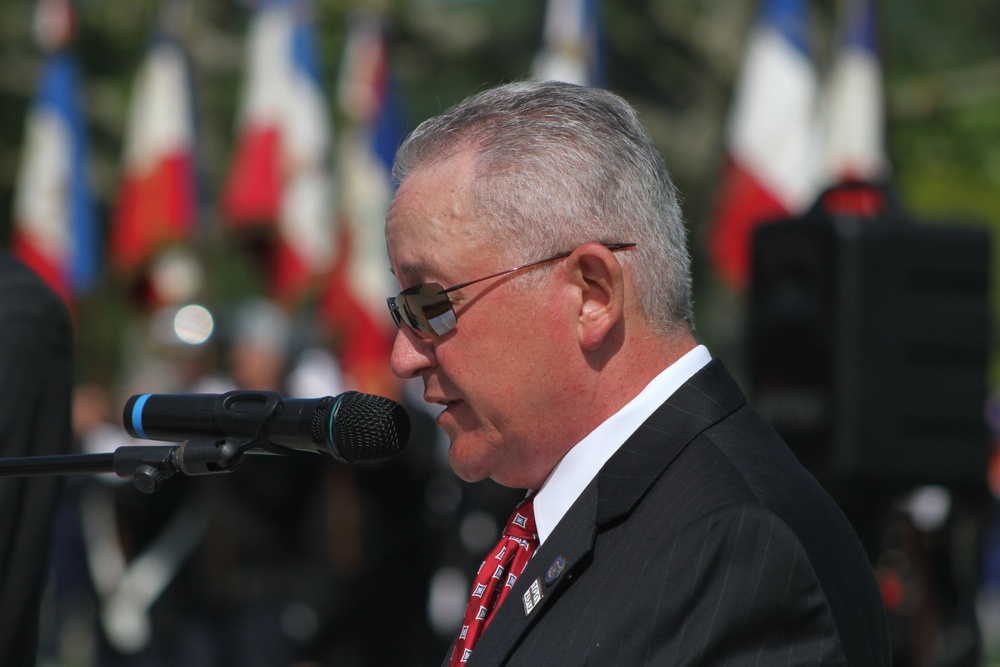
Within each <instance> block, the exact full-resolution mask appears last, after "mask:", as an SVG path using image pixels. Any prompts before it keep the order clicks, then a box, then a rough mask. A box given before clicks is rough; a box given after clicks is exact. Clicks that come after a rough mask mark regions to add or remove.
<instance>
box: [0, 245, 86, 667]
mask: <svg viewBox="0 0 1000 667" xmlns="http://www.w3.org/2000/svg"><path fill="white" fill-rule="evenodd" d="M72 360H73V333H72V328H71V324H70V318H69V314H68V312H67V310H66V307H65V306H64V305H63V303H62V302H61V301H60V300H59V298H58V297H57V296H56V295H55V293H54V292H52V291H51V290H50V289H49V288H48V287H47V286H46V285H45V284H44V283H43V282H42V281H41V279H40V278H38V276H36V275H35V274H34V273H32V272H31V270H29V269H28V268H27V267H26V266H24V265H23V264H21V263H20V262H19V261H17V260H16V259H14V258H13V257H12V256H11V255H10V254H8V253H7V252H6V251H4V250H0V456H3V457H25V456H42V455H55V454H68V453H70V451H71V450H72V445H73V437H72V427H71V424H70V400H71V395H72V390H73V368H72V366H73V362H72ZM61 487H62V481H61V480H60V478H58V477H39V478H35V479H4V480H0V591H3V595H2V596H0V665H12V666H13V665H18V666H21V667H24V666H28V665H34V664H35V662H36V655H37V652H38V639H39V628H38V625H39V609H40V601H41V596H42V587H43V585H44V584H45V578H46V575H47V573H48V570H47V568H46V566H47V564H48V553H49V542H50V539H51V532H52V522H53V518H54V514H55V510H56V501H57V498H58V494H59V490H60V489H61Z"/></svg>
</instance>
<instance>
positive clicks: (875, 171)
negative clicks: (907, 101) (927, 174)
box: [820, 0, 890, 214]
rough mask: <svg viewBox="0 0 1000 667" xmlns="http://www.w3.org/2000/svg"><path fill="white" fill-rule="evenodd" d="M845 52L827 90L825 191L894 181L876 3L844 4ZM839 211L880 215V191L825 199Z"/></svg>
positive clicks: (853, 0)
mask: <svg viewBox="0 0 1000 667" xmlns="http://www.w3.org/2000/svg"><path fill="white" fill-rule="evenodd" d="M841 9H842V12H841V25H840V30H841V34H840V39H839V42H838V43H839V48H838V50H837V52H836V53H835V54H834V59H833V64H832V68H831V70H830V73H829V78H828V79H827V81H826V87H825V90H824V96H825V98H824V104H822V110H823V112H824V116H823V147H822V151H823V165H822V168H823V172H822V179H823V180H822V183H821V184H820V185H821V186H823V187H829V186H835V185H838V184H843V183H850V182H855V181H859V182H863V183H870V184H876V185H877V184H881V183H884V182H885V181H886V180H888V178H889V175H890V163H889V158H888V155H887V153H886V139H885V101H884V97H883V94H884V93H883V82H882V69H881V63H880V61H879V56H878V49H877V44H876V21H875V8H874V2H873V0H844V1H843V2H842V3H841ZM824 204H825V205H827V206H832V207H835V208H836V209H837V210H842V211H843V210H851V211H853V212H855V213H859V214H861V213H865V214H874V213H876V212H877V210H878V209H879V208H880V207H881V202H880V197H879V195H878V192H877V190H874V189H864V188H854V189H849V190H848V189H845V190H842V191H838V192H837V193H836V197H835V198H833V195H831V197H828V198H826V199H825V200H824Z"/></svg>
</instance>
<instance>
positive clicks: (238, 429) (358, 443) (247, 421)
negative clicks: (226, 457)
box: [123, 391, 410, 463]
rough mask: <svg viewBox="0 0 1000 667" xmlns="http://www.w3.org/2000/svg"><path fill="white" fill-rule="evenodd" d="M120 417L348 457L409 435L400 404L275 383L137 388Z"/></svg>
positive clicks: (382, 455)
mask: <svg viewBox="0 0 1000 667" xmlns="http://www.w3.org/2000/svg"><path fill="white" fill-rule="evenodd" d="M123 417H124V422H125V430H126V431H128V434H129V435H131V436H132V437H133V438H142V439H144V440H167V441H171V442H180V441H184V440H194V439H199V438H227V439H228V438H234V439H236V440H237V441H239V444H241V445H243V446H246V447H248V448H250V447H255V446H265V448H269V447H267V446H268V445H269V446H270V447H271V448H278V449H293V450H304V451H312V452H320V453H322V454H328V455H331V456H333V457H334V458H336V459H339V460H340V461H343V462H345V463H365V462H371V461H381V460H383V459H387V458H391V457H393V456H395V455H397V454H399V453H400V452H401V451H403V448H404V447H406V443H407V441H408V440H409V438H410V418H409V415H407V413H406V410H405V409H404V408H403V406H402V405H400V404H399V403H397V402H396V401H393V400H391V399H388V398H384V397H382V396H375V395H372V394H362V393H359V392H356V391H348V392H345V393H343V394H340V395H339V396H326V397H324V398H282V397H281V396H279V395H278V394H277V393H275V392H273V391H230V392H228V393H225V394H137V395H135V396H132V397H131V398H130V399H128V401H127V402H126V403H125V410H124V415H123Z"/></svg>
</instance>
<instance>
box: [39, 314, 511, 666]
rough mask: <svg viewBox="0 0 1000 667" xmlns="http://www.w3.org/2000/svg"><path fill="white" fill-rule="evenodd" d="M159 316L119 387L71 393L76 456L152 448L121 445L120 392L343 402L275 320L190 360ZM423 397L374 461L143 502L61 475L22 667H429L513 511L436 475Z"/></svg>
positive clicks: (229, 324) (289, 459)
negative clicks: (396, 449)
mask: <svg viewBox="0 0 1000 667" xmlns="http://www.w3.org/2000/svg"><path fill="white" fill-rule="evenodd" d="M177 311H178V309H177V308H175V307H170V308H168V309H166V311H165V312H163V313H161V314H159V315H156V316H153V317H151V318H150V320H149V325H148V327H149V328H148V330H145V331H141V332H136V333H137V335H135V336H129V339H130V340H134V341H142V344H141V345H139V346H138V347H139V348H141V349H137V350H134V351H133V357H134V362H133V363H132V364H131V368H132V371H131V372H130V373H129V377H127V378H126V379H125V380H124V381H123V382H122V386H121V388H119V389H117V390H115V389H112V388H107V387H101V386H80V387H78V389H77V391H76V394H75V399H74V406H73V416H74V432H75V436H76V439H77V447H78V450H79V451H81V452H84V453H99V452H108V451H114V450H115V449H116V448H118V447H126V446H142V445H150V444H161V443H151V442H148V441H139V440H132V439H130V438H129V437H128V436H127V435H126V433H125V431H124V429H123V428H122V425H121V416H120V415H121V406H122V405H124V402H125V400H126V399H127V397H128V396H129V395H130V394H134V393H223V392H226V391H229V390H231V389H249V388H252V389H266V390H273V391H277V392H279V393H280V394H281V395H282V396H285V397H302V398H313V397H321V396H331V395H337V394H339V393H341V392H343V391H347V390H349V389H353V388H354V387H353V386H351V385H352V379H351V378H350V377H349V376H347V375H346V374H345V373H343V372H342V369H341V366H340V364H338V361H337V358H336V356H335V355H334V354H333V350H332V348H331V345H330V344H329V343H328V342H326V341H322V340H318V339H317V337H316V336H314V335H313V333H312V331H311V327H310V326H309V325H308V323H306V324H303V323H302V322H297V321H295V320H294V319H293V318H291V317H289V315H288V314H287V313H286V312H285V311H284V310H283V309H282V308H280V307H279V306H278V305H276V304H274V303H271V302H268V301H264V300H252V301H249V302H247V303H244V304H240V305H239V306H238V307H235V308H233V309H232V311H231V312H227V313H221V314H218V315H217V316H216V318H215V319H214V320H211V325H210V327H211V329H212V331H211V332H210V335H208V336H205V335H204V334H203V335H201V336H198V337H197V338H198V339H199V340H200V339H202V338H204V342H200V343H198V344H191V343H185V342H184V340H183V338H182V336H183V335H184V333H185V329H184V328H183V327H181V328H180V329H178V325H177V322H178V321H179V320H178V319H177V317H176V315H177ZM190 329H191V327H190V326H187V330H190ZM178 334H181V335H178ZM421 390H422V388H420V387H402V388H401V389H400V392H399V394H398V395H397V396H394V398H396V399H398V400H400V401H401V402H402V403H403V404H404V405H405V406H406V407H407V409H408V412H409V414H410V418H411V422H412V436H411V439H410V443H409V445H408V447H407V448H406V450H405V451H404V453H403V454H402V455H400V456H398V457H396V458H395V459H393V460H390V461H387V462H384V463H377V464H355V465H348V464H343V463H340V462H338V461H336V460H335V459H333V458H332V457H326V456H324V455H321V454H313V453H306V452H303V453H301V454H298V455H294V456H273V455H259V456H257V455H249V456H245V457H244V460H243V461H242V462H241V463H240V464H239V466H238V467H237V468H236V469H235V470H234V471H232V472H229V473H222V474H217V475H207V476H198V477H184V476H175V477H173V478H171V479H170V480H169V481H168V482H167V483H166V484H165V485H164V487H163V488H162V489H160V490H158V491H156V492H155V493H153V494H144V493H141V492H139V491H138V490H137V488H136V487H135V486H134V485H133V484H132V483H131V480H129V479H122V478H119V477H117V476H115V475H113V474H102V475H78V476H72V477H70V478H69V481H68V484H67V488H66V493H65V494H64V500H63V502H62V504H61V506H60V508H59V510H58V514H57V520H56V529H55V532H54V544H53V549H52V556H53V560H52V577H51V583H50V585H49V588H48V590H47V592H46V595H45V598H44V604H43V610H44V613H43V624H42V631H43V639H42V649H41V659H40V661H39V664H40V665H45V666H48V667H56V666H64V665H65V666H67V667H72V666H76V665H80V666H87V667H112V666H119V665H120V666H125V665H129V666H133V665H134V666H143V667H154V666H162V667H167V666H173V665H185V666H186V667H201V666H204V667H225V666H226V665H232V666H233V667H255V666H260V667H284V666H286V665H287V666H292V665H296V666H304V665H314V666H317V667H319V666H331V667H332V666H334V665H336V666H338V667H341V666H342V667H353V666H358V667H363V666H372V667H374V666H376V665H378V666H384V665H399V666H406V665H428V664H436V663H437V662H438V661H439V660H440V659H441V656H443V655H444V653H445V651H446V650H447V646H448V644H449V643H450V642H451V640H452V638H453V637H454V634H455V632H456V629H457V626H458V625H459V623H460V620H461V614H462V612H463V611H464V606H465V600H466V595H467V591H468V586H469V585H470V582H469V579H468V577H469V576H470V575H469V573H470V572H474V571H475V568H476V566H477V565H478V562H479V560H480V559H481V557H482V553H483V552H485V550H486V549H488V547H489V546H490V545H491V544H492V541H493V540H494V538H495V535H496V532H497V530H498V525H497V521H498V519H499V518H501V516H500V515H502V514H504V513H505V512H506V511H507V508H509V507H510V505H511V504H512V503H513V502H515V498H516V497H518V495H519V493H518V492H516V491H513V490H509V489H502V488H500V487H498V486H496V485H493V484H489V483H487V484H480V485H467V484H464V483H462V482H460V481H459V480H458V479H457V478H456V477H455V476H454V474H453V473H451V471H450V469H449V468H448V465H447V457H446V448H447V445H446V442H444V441H442V435H441V434H440V433H439V432H438V431H437V429H436V427H435V426H434V424H433V416H432V415H431V414H430V413H428V412H427V411H426V406H425V405H424V404H423V401H422V399H421V398H420V393H419V392H420V391H421Z"/></svg>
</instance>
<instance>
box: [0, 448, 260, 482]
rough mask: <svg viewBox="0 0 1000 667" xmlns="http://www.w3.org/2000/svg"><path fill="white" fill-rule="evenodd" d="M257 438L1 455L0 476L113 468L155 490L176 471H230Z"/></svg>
mask: <svg viewBox="0 0 1000 667" xmlns="http://www.w3.org/2000/svg"><path fill="white" fill-rule="evenodd" d="M254 442H255V439H253V438H251V439H250V441H249V442H248V441H247V440H242V441H241V440H237V439H235V438H226V439H195V440H188V441H187V442H183V443H180V444H177V445H126V446H123V447H119V448H118V449H116V450H115V451H114V452H108V453H104V454H61V455H52V456H22V457H13V458H8V459H0V478H3V477H37V476H42V475H72V474H82V473H103V472H113V473H115V474H116V475H118V476H119V477H123V478H127V477H131V478H132V482H133V483H134V484H135V486H136V488H137V489H139V490H140V491H142V492H143V493H153V492H155V491H157V490H159V489H160V488H162V487H163V485H164V484H165V483H166V481H167V480H168V479H170V478H171V477H173V476H174V475H177V474H185V475H210V474H216V473H223V472H230V471H232V470H234V469H235V468H236V467H237V466H238V465H239V464H240V463H241V462H242V461H243V453H244V451H245V450H246V449H248V448H249V447H251V446H252V445H253V444H254Z"/></svg>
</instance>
